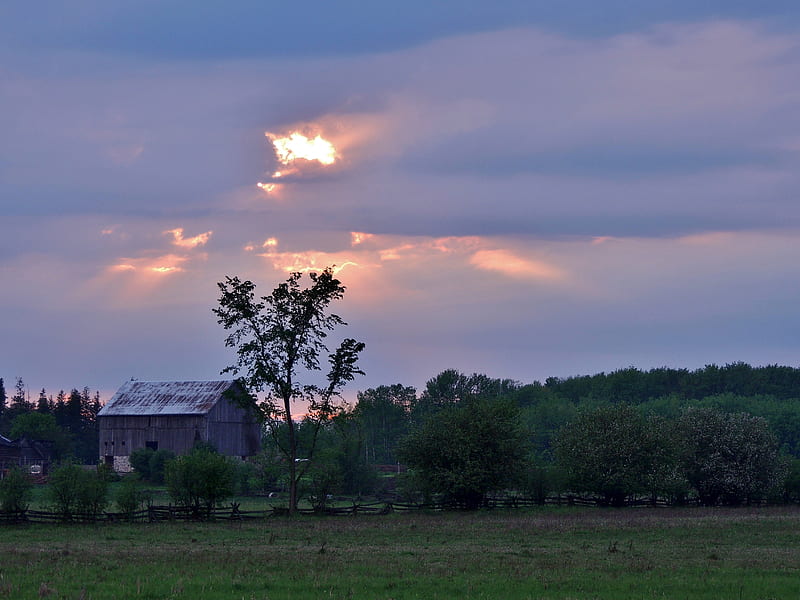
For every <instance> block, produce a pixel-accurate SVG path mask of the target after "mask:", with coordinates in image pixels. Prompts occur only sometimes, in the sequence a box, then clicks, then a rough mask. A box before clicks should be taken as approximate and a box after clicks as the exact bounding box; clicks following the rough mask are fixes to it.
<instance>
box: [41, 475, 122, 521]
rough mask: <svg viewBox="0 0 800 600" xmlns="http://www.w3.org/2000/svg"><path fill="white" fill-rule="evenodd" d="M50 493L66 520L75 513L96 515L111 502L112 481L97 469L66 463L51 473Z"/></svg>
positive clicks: (54, 505)
mask: <svg viewBox="0 0 800 600" xmlns="http://www.w3.org/2000/svg"><path fill="white" fill-rule="evenodd" d="M48 496H49V500H50V503H51V507H52V509H53V510H54V511H55V512H57V513H58V514H60V515H61V516H62V518H64V519H70V518H72V516H73V515H74V514H75V513H83V514H86V515H90V516H95V515H97V514H99V513H100V512H102V511H103V509H105V507H106V506H107V505H108V482H107V481H106V480H105V479H104V478H103V477H102V476H101V473H98V471H97V470H93V471H87V470H85V469H82V468H81V467H80V466H78V465H76V464H73V463H62V464H61V465H59V466H57V467H56V468H55V469H53V471H52V473H51V474H50V485H49V487H48Z"/></svg>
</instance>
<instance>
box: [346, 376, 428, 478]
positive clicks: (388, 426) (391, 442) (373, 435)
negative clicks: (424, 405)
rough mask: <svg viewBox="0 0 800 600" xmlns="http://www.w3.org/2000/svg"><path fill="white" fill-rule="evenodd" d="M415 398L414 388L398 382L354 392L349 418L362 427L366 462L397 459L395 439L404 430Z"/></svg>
mask: <svg viewBox="0 0 800 600" xmlns="http://www.w3.org/2000/svg"><path fill="white" fill-rule="evenodd" d="M415 400H416V390H415V389H414V388H413V387H406V386H404V385H401V384H399V383H398V384H395V385H390V386H389V385H382V386H379V387H377V388H371V389H368V390H366V391H364V392H358V402H357V403H356V406H355V409H354V410H353V418H354V419H355V420H356V421H357V422H358V423H359V424H360V426H361V428H362V431H363V435H364V454H365V456H366V458H367V460H368V461H369V462H371V463H372V464H381V465H385V464H392V463H395V462H397V454H396V452H395V449H396V446H397V443H398V441H399V439H400V438H401V437H403V436H404V435H405V434H406V433H408V428H409V424H410V419H409V417H410V410H411V406H413V404H414V401H415Z"/></svg>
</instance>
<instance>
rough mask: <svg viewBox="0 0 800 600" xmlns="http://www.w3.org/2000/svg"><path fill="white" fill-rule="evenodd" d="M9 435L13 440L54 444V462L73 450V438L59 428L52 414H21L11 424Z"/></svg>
mask: <svg viewBox="0 0 800 600" xmlns="http://www.w3.org/2000/svg"><path fill="white" fill-rule="evenodd" d="M9 435H10V436H11V438H12V439H18V438H22V437H26V438H28V439H29V440H37V441H39V440H41V441H47V442H52V444H53V445H52V448H53V459H54V460H60V459H62V458H65V457H66V456H68V455H69V454H70V452H71V451H72V448H73V443H72V440H71V436H70V435H69V434H68V433H67V432H66V431H65V430H64V429H63V428H61V427H59V425H58V424H57V423H56V419H55V417H54V416H53V415H51V414H42V413H39V412H23V413H19V414H17V416H16V417H14V420H13V421H12V422H11V429H10V433H9Z"/></svg>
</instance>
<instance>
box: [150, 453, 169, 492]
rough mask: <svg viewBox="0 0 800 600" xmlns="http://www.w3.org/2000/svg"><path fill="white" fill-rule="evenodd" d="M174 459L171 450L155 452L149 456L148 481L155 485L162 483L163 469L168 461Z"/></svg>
mask: <svg viewBox="0 0 800 600" xmlns="http://www.w3.org/2000/svg"><path fill="white" fill-rule="evenodd" d="M173 458H175V453H174V452H173V451H172V450H163V449H162V450H156V451H155V452H153V453H152V454H151V455H150V465H149V473H150V474H149V477H148V480H149V481H151V482H152V483H155V484H157V485H162V484H163V483H164V468H165V466H166V464H167V462H168V461H170V460H172V459H173Z"/></svg>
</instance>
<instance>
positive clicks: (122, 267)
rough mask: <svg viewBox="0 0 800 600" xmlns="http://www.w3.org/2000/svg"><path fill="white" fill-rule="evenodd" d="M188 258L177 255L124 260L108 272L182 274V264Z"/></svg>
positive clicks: (112, 266)
mask: <svg viewBox="0 0 800 600" xmlns="http://www.w3.org/2000/svg"><path fill="white" fill-rule="evenodd" d="M187 260H188V257H186V256H178V255H176V254H166V255H164V256H158V257H156V258H123V259H122V260H121V261H120V262H118V263H117V264H115V265H111V266H110V267H109V268H108V270H109V271H111V272H113V273H126V272H131V273H134V272H135V273H139V274H148V273H152V274H156V275H166V274H170V273H180V272H182V271H184V269H183V267H181V264H183V263H184V262H186V261H187Z"/></svg>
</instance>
